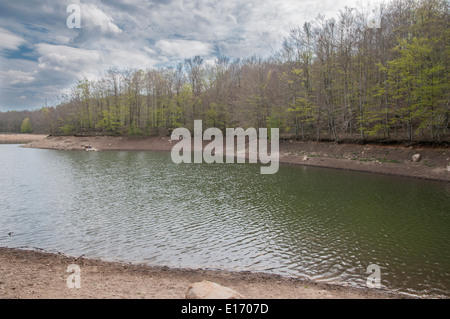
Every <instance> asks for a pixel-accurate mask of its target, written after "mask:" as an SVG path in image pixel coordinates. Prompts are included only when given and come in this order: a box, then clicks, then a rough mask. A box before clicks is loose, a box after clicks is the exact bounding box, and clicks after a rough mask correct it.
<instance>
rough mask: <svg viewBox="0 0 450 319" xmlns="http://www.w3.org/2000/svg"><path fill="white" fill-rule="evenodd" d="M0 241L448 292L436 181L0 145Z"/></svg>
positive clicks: (444, 217)
mask: <svg viewBox="0 0 450 319" xmlns="http://www.w3.org/2000/svg"><path fill="white" fill-rule="evenodd" d="M9 232H13V235H12V236H9V235H8V233H9ZM0 246H3V247H22V248H41V249H45V250H47V251H52V252H56V251H60V252H63V253H65V254H67V255H72V256H79V255H82V254H85V256H86V257H93V258H94V257H95V258H101V259H104V260H109V261H125V262H133V263H138V262H139V263H146V264H148V265H158V266H169V267H181V268H204V269H225V270H231V271H255V272H265V273H272V274H279V275H283V276H290V277H301V278H309V279H312V280H316V281H322V282H331V283H337V284H344V285H349V286H355V287H363V286H366V280H367V277H368V276H369V274H368V273H366V271H367V267H368V266H369V265H371V264H376V265H378V266H379V267H380V269H381V285H382V287H383V288H386V289H389V290H392V291H397V292H401V293H405V294H410V295H414V296H423V297H434V296H438V297H446V298H448V297H450V273H449V270H450V183H444V182H433V181H426V180H418V179H417V180H416V179H411V178H401V177H393V176H384V175H376V174H369V173H361V172H351V171H341V170H333V169H324V168H313V167H305V166H294V165H281V166H280V169H279V171H278V173H276V174H274V175H261V174H260V166H259V165H257V164H180V165H177V164H174V163H172V161H171V158H170V153H169V152H119V151H114V152H112V151H111V152H77V151H56V150H42V149H28V148H20V147H19V146H18V145H0Z"/></svg>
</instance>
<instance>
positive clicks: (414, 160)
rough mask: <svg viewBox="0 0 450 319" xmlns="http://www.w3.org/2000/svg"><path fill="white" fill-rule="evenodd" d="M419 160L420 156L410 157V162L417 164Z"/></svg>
mask: <svg viewBox="0 0 450 319" xmlns="http://www.w3.org/2000/svg"><path fill="white" fill-rule="evenodd" d="M420 158H421V156H420V154H414V155H413V157H412V161H413V162H418V161H420Z"/></svg>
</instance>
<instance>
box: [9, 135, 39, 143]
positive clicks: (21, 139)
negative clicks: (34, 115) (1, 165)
mask: <svg viewBox="0 0 450 319" xmlns="http://www.w3.org/2000/svg"><path fill="white" fill-rule="evenodd" d="M46 137H47V135H42V134H0V144H23V143H29V142H32V141H37V140H42V139H44V138H46Z"/></svg>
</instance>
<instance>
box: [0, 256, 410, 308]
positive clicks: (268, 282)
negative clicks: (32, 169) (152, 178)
mask: <svg viewBox="0 0 450 319" xmlns="http://www.w3.org/2000/svg"><path fill="white" fill-rule="evenodd" d="M72 264H76V265H78V266H79V267H80V279H81V280H80V286H81V287H80V288H79V289H77V288H68V286H67V278H68V277H69V276H70V275H71V273H69V272H67V269H68V266H69V265H72ZM202 280H209V281H212V282H215V283H218V284H220V285H223V286H226V287H229V288H231V289H233V290H235V291H237V292H238V293H240V294H241V295H243V296H244V297H245V298H246V299H398V298H405V297H404V296H402V295H399V294H394V293H392V292H388V291H385V290H380V289H369V288H366V289H363V288H353V287H345V286H339V285H334V284H327V283H318V282H313V281H309V280H306V279H296V278H286V277H281V276H276V275H270V274H263V273H250V272H228V271H213V270H202V269H196V270H192V269H172V268H167V267H150V266H146V265H143V264H127V263H118V262H105V261H101V260H95V259H85V258H83V257H81V258H80V257H78V258H75V257H68V256H65V255H63V254H53V253H46V252H41V251H35V250H21V249H9V248H0V299H13V298H14V299H15V298H21V299H30V298H32V299H116V298H121V299H123V298H124V299H184V298H185V294H186V291H187V289H188V287H189V285H191V284H193V283H195V282H199V281H202Z"/></svg>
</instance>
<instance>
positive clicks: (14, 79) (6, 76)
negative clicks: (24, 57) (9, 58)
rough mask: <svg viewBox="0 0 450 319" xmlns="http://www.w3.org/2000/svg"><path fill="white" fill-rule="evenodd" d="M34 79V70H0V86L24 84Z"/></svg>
mask: <svg viewBox="0 0 450 319" xmlns="http://www.w3.org/2000/svg"><path fill="white" fill-rule="evenodd" d="M34 80H35V73H34V72H24V71H20V70H12V69H11V70H8V71H0V83H1V84H2V86H5V87H6V86H8V85H16V84H26V83H30V82H33V81H34Z"/></svg>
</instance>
